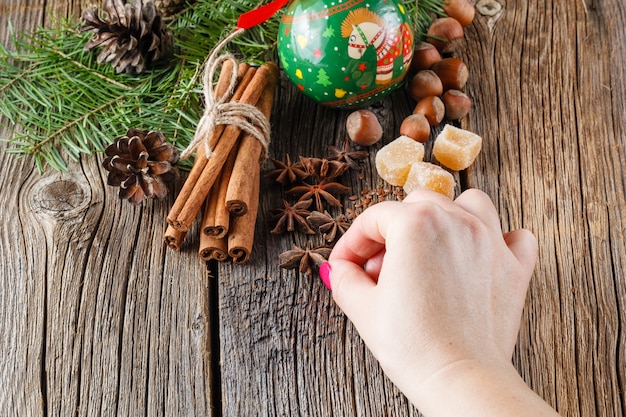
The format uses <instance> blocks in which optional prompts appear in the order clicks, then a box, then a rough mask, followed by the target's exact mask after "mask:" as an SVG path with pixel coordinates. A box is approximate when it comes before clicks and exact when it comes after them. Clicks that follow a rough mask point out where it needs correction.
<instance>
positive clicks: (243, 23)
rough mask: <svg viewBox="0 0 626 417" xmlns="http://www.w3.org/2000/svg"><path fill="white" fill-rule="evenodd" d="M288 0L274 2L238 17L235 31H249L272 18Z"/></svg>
mask: <svg viewBox="0 0 626 417" xmlns="http://www.w3.org/2000/svg"><path fill="white" fill-rule="evenodd" d="M288 1H289V0H275V1H273V2H271V3H268V4H266V5H264V6H261V7H259V8H257V9H254V10H251V11H249V12H246V13H244V14H242V15H241V16H239V19H238V20H237V29H250V28H251V27H254V26H256V25H260V24H261V23H263V22H265V21H266V20H267V19H269V18H270V17H272V16H274V15H275V14H276V12H278V11H279V10H280V9H281V8H282V7H283V6H284V5H285V4H287V2H288Z"/></svg>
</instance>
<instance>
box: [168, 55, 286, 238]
mask: <svg viewBox="0 0 626 417" xmlns="http://www.w3.org/2000/svg"><path fill="white" fill-rule="evenodd" d="M277 77H278V67H277V66H276V65H274V64H265V65H263V66H261V67H260V68H259V69H258V70H257V71H256V73H255V74H254V77H253V78H252V81H251V82H250V84H249V85H248V87H247V88H246V90H245V91H244V93H243V95H242V97H241V100H240V102H241V103H245V104H250V105H256V104H257V102H258V100H259V98H260V96H261V95H262V93H263V90H264V89H265V86H266V85H267V84H268V83H270V82H276V81H275V80H276V79H277ZM240 133H241V129H240V128H239V127H237V126H234V125H228V126H227V127H226V129H224V132H223V133H222V136H221V137H220V139H219V141H218V142H217V145H216V146H215V148H214V150H213V156H212V157H211V158H210V159H209V160H208V162H207V164H206V165H205V167H204V170H203V171H202V174H201V175H200V177H199V178H198V181H197V182H196V184H195V186H194V187H193V190H192V191H191V194H190V195H189V198H188V199H187V201H186V202H185V204H184V206H183V208H182V209H181V211H180V213H179V214H178V216H177V217H176V220H174V221H172V223H171V224H172V226H174V227H175V228H177V229H179V230H189V228H190V227H191V224H192V223H193V220H194V218H195V217H196V215H197V214H198V212H199V211H200V209H201V208H202V205H203V203H204V200H205V198H206V196H207V194H208V192H209V190H210V189H211V187H212V186H213V184H214V183H215V180H216V179H217V176H218V175H219V172H220V170H221V169H222V167H223V166H224V163H225V162H226V159H227V158H228V155H229V154H230V151H231V150H232V149H233V148H234V147H235V145H236V144H237V140H238V138H239V135H240Z"/></svg>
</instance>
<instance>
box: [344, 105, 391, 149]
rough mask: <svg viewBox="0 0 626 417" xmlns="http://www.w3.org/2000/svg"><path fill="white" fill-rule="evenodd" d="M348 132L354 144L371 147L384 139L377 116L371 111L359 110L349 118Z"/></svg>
mask: <svg viewBox="0 0 626 417" xmlns="http://www.w3.org/2000/svg"><path fill="white" fill-rule="evenodd" d="M346 131H347V132H348V136H349V137H350V139H352V141H353V142H354V143H356V144H357V145H362V146H371V145H373V144H375V143H376V142H378V141H379V140H380V139H381V138H382V137H383V128H382V126H381V125H380V122H379V121H378V118H377V117H376V115H375V114H374V113H373V112H371V111H369V110H357V111H354V112H352V113H350V115H349V116H348V118H347V120H346Z"/></svg>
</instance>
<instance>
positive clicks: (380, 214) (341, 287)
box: [320, 190, 552, 415]
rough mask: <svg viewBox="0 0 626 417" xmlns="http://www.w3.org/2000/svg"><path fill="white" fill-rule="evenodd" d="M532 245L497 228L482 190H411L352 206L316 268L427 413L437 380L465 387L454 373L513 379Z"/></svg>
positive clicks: (520, 233) (527, 237)
mask: <svg viewBox="0 0 626 417" xmlns="http://www.w3.org/2000/svg"><path fill="white" fill-rule="evenodd" d="M536 252H537V242H536V240H535V238H534V236H533V235H532V234H531V233H530V232H528V231H526V230H517V231H514V232H510V233H506V234H503V233H502V231H501V227H500V222H499V218H498V214H497V212H496V209H495V207H494V206H493V204H492V203H491V200H490V199H489V197H488V196H487V195H486V194H484V193H483V192H481V191H478V190H468V191H466V192H464V193H463V194H461V195H460V196H459V197H458V198H457V199H456V200H455V201H451V200H449V199H448V198H447V197H445V196H442V195H440V194H437V193H434V192H430V191H425V190H419V191H415V192H413V193H412V194H410V195H409V196H407V198H406V199H405V200H404V201H402V202H384V203H379V204H376V205H374V206H372V207H370V208H368V209H367V210H365V211H364V212H363V213H362V214H361V215H359V217H357V218H356V220H355V221H354V223H353V224H352V226H351V227H350V229H349V230H348V231H347V233H346V234H345V235H344V236H343V237H342V238H341V239H340V240H339V241H338V242H337V244H336V245H335V248H334V249H333V252H332V254H331V256H330V258H329V263H328V264H327V265H323V266H322V268H321V269H320V273H321V274H322V277H323V278H326V280H327V281H328V280H329V285H330V286H331V287H332V290H333V297H334V299H335V302H336V303H337V304H338V305H339V307H341V308H342V310H343V311H344V312H345V313H346V315H347V316H348V317H349V318H350V320H351V321H352V322H353V323H354V325H355V326H356V328H357V330H358V331H359V334H360V335H361V337H362V338H363V340H364V341H365V343H366V344H367V345H368V347H369V348H370V350H371V351H372V353H373V354H374V356H375V357H376V358H377V359H378V360H379V362H380V364H381V366H382V368H383V370H384V371H385V373H386V374H387V375H388V376H389V377H390V378H391V379H392V380H393V381H394V382H395V383H396V384H397V385H398V387H399V388H400V389H401V390H402V391H403V392H404V393H405V394H406V395H407V396H408V397H409V398H410V399H411V400H413V401H414V403H416V405H418V407H420V409H421V410H422V411H426V410H432V411H433V413H435V412H436V411H437V410H439V408H438V407H435V408H431V405H432V403H433V400H434V399H435V398H437V395H438V394H443V393H444V392H443V391H442V390H440V389H438V388H437V387H442V389H443V390H444V391H445V390H446V389H447V387H449V388H452V387H454V386H456V385H455V384H457V383H458V384H460V385H459V386H458V387H457V388H458V390H460V391H458V390H457V391H455V392H456V394H458V395H460V394H461V393H462V392H465V393H467V389H470V390H471V385H470V386H468V385H467V384H466V383H465V382H470V380H471V378H470V379H469V380H468V378H462V376H468V375H471V376H474V377H475V376H478V375H481V378H486V377H487V376H489V377H490V378H491V377H494V376H495V377H496V379H498V378H499V377H503V376H506V379H505V381H499V382H497V384H499V383H501V382H506V383H509V384H513V385H514V386H515V384H517V385H519V382H520V381H521V380H520V379H519V377H518V376H517V373H516V372H515V370H514V368H513V366H512V365H511V356H512V352H513V349H514V346H515V342H516V340H517V335H518V331H519V325H520V317H521V314H522V309H523V306H524V301H525V296H526V291H527V288H528V283H529V280H530V277H531V275H532V272H533V268H534V265H535V259H536ZM331 270H332V273H330V277H328V276H325V275H328V274H329V272H330V271H331ZM469 370H473V371H472V372H469ZM476 370H478V372H475V371H476ZM511 371H512V373H513V374H514V376H515V377H514V378H513V379H516V381H514V380H511ZM468 372H469V374H468ZM494 373H495V375H493V374H494ZM451 378H452V379H451ZM492 379H493V378H492ZM462 382H463V384H461V383H462ZM474 382H475V381H474ZM492 382H496V381H492ZM472 383H473V382H472ZM522 386H523V387H525V385H524V384H523V382H522ZM433 389H434V390H435V391H434V392H433ZM448 394H452V393H450V392H446V395H448ZM460 397H462V396H460ZM444 398H445V397H444ZM442 400H443V398H442ZM443 402H444V403H445V402H446V401H445V400H444V401H443ZM448 402H449V401H448ZM435 405H437V404H436V403H435ZM443 405H445V404H443ZM467 406H468V405H467V404H466V405H464V407H465V408H464V409H463V410H460V411H462V412H463V414H464V415H471V414H468V410H469V409H468V408H467ZM549 411H550V412H552V411H551V410H550V409H549ZM498 412H499V413H502V412H503V410H499V411H498ZM525 412H526V413H527V412H528V410H527V409H526V410H525ZM440 415H448V414H446V413H443V414H440ZM477 415H488V414H485V410H484V409H482V408H479V409H478V410H477ZM494 415H495V414H494ZM499 415H507V414H506V413H505V414H499ZM511 415H513V414H511ZM526 415H527V414H526Z"/></svg>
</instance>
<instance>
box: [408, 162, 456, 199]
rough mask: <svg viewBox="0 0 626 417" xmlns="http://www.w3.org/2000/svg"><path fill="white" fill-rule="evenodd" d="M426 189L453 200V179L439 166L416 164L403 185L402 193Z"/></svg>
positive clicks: (423, 163)
mask: <svg viewBox="0 0 626 417" xmlns="http://www.w3.org/2000/svg"><path fill="white" fill-rule="evenodd" d="M417 189H427V190H431V191H436V192H438V193H440V194H443V195H445V196H448V197H450V198H451V199H453V198H454V177H453V176H452V174H451V173H449V172H448V171H446V170H445V169H443V168H441V167H440V166H439V165H435V164H431V163H429V162H416V163H414V164H413V165H411V170H410V171H409V175H408V176H407V179H406V182H405V183H404V192H405V194H409V193H410V192H411V191H413V190H417Z"/></svg>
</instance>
